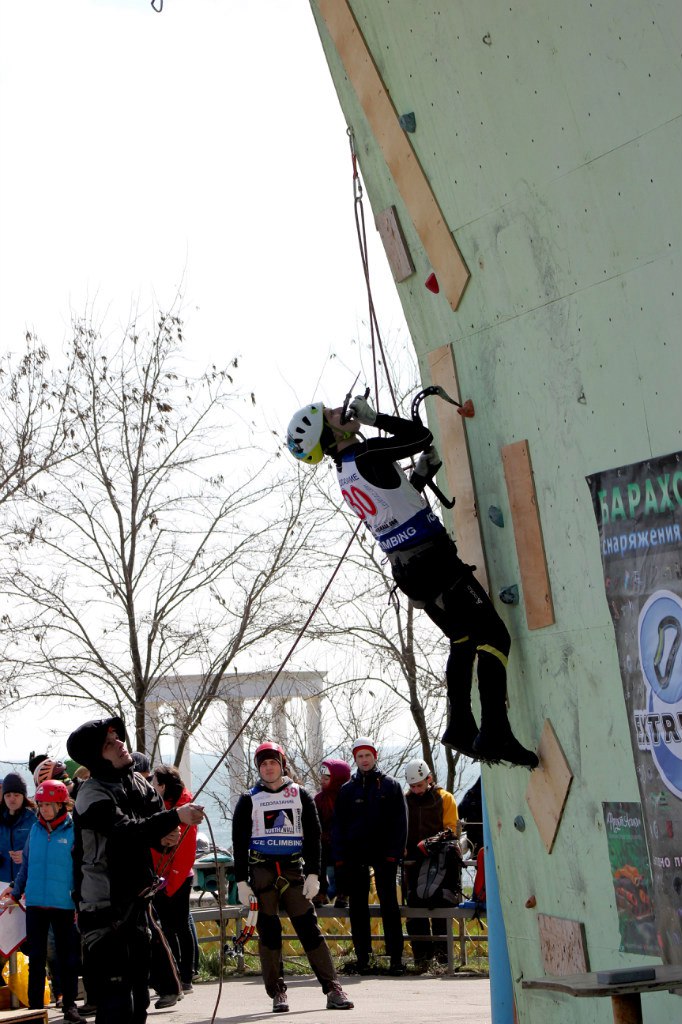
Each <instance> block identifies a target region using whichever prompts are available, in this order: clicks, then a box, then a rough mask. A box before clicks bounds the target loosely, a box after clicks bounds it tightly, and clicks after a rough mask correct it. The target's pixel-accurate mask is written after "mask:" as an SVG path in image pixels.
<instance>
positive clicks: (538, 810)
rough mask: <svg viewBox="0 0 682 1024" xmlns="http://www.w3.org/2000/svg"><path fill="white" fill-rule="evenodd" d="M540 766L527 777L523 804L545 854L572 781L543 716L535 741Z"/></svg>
mask: <svg viewBox="0 0 682 1024" xmlns="http://www.w3.org/2000/svg"><path fill="white" fill-rule="evenodd" d="M538 757H539V758H540V767H539V768H536V769H535V771H534V772H533V774H532V775H531V777H530V782H529V783H528V789H527V790H526V803H527V804H528V806H529V807H530V809H531V813H532V815H533V818H534V819H535V824H536V825H537V829H538V832H539V833H540V838H541V839H542V841H543V843H544V844H545V849H546V850H547V853H551V852H552V849H553V847H554V841H555V839H556V835H557V832H558V831H559V825H560V824H561V819H562V817H563V813H564V807H565V806H566V801H567V800H568V791H569V789H570V788H571V783H572V782H573V772H572V771H571V767H570V765H569V763H568V761H567V760H566V756H565V754H564V752H563V750H562V749H561V744H560V743H559V740H558V739H557V735H556V733H555V732H554V728H553V726H552V723H551V722H550V720H549V719H548V718H547V719H545V724H544V726H543V729H542V735H541V736H540V742H539V744H538Z"/></svg>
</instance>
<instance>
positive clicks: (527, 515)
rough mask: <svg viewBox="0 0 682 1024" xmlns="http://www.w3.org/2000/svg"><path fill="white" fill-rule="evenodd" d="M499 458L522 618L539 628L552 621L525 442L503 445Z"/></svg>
mask: <svg viewBox="0 0 682 1024" xmlns="http://www.w3.org/2000/svg"><path fill="white" fill-rule="evenodd" d="M502 461H503V463H504V476H505V480H506V481H507V491H508V493H509V505H510V508H511V514H512V521H513V523H514V539H515V541H516V554H517V556H518V560H519V570H520V572H521V583H522V586H523V600H524V604H525V608H526V622H527V623H528V628H529V629H540V628H541V627H542V626H551V624H552V623H553V622H554V608H553V605H552V592H551V589H550V585H549V573H548V572H547V562H546V560H545V546H544V543H543V540H542V527H541V525H540V516H539V515H538V502H537V497H536V494H535V482H534V480H533V470H532V467H531V463H530V451H529V450H528V442H527V441H517V442H516V444H508V445H505V447H504V448H503V449H502Z"/></svg>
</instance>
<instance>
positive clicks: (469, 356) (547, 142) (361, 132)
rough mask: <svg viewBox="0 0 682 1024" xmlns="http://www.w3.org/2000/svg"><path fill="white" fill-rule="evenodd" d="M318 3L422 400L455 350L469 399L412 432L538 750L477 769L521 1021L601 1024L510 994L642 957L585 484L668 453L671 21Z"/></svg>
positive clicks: (666, 1006)
mask: <svg viewBox="0 0 682 1024" xmlns="http://www.w3.org/2000/svg"><path fill="white" fill-rule="evenodd" d="M311 7H312V11H313V14H314V17H315V19H316V22H317V24H318V29H319V33H320V39H321V42H322V45H323V47H324V50H325V53H326V56H327V60H328V63H329V68H330V72H331V74H332V77H333V80H334V82H335V85H336V89H337V92H338V95H339V100H340V103H341V106H342V108H343V110H344V113H345V116H346V119H347V122H348V124H350V125H351V126H352V127H353V130H354V132H355V138H356V146H357V151H358V157H359V162H360V166H361V170H362V175H363V179H364V182H365V186H366V190H367V193H368V196H369V198H370V201H371V203H372V207H373V209H374V212H375V214H376V215H378V217H379V223H380V225H382V226H383V227H384V230H385V232H387V233H388V235H389V236H390V240H389V242H388V243H387V247H388V248H390V247H393V248H395V249H396V250H397V255H396V254H395V253H394V257H395V259H396V268H397V269H396V270H395V271H394V276H395V278H396V288H397V290H398V293H399V295H400V298H401V301H402V304H403V307H404V310H405V315H406V318H407V322H408V325H409V328H410V332H411V335H412V342H413V344H414V347H415V350H416V352H417V355H418V357H419V360H420V366H421V369H422V377H423V380H424V383H425V384H429V383H431V382H432V380H433V374H434V373H435V372H440V371H439V370H438V367H443V365H445V364H444V363H443V360H442V351H443V349H444V348H446V347H448V348H449V349H450V351H451V353H452V361H453V363H452V368H449V369H448V372H450V373H453V374H454V375H455V379H456V381H457V384H458V387H459V393H460V395H461V396H463V397H466V398H472V399H473V401H474V404H475V408H476V416H475V418H474V419H472V420H467V421H466V423H465V426H464V428H463V430H464V436H463V437H462V436H458V437H455V436H454V435H451V434H450V432H449V431H450V428H449V427H448V425H447V422H445V421H439V420H438V418H437V416H436V414H435V413H436V410H435V409H434V408H433V407H432V410H431V416H432V419H431V425H432V427H433V429H434V431H435V432H436V433H437V434H439V437H438V440H439V442H440V445H441V446H442V447H443V448H447V447H448V445H449V443H450V441H451V440H452V443H453V444H454V445H455V446H456V450H457V453H458V454H457V459H456V460H454V459H453V460H451V461H452V462H453V463H455V462H456V463H457V466H459V470H458V469H457V466H454V465H453V466H452V467H448V469H449V472H450V474H451V475H453V474H455V473H457V472H459V474H460V479H459V480H457V481H455V480H454V479H453V480H452V484H453V486H455V484H456V485H457V486H459V487H460V488H462V487H464V489H465V493H466V494H467V498H466V502H465V506H466V508H465V511H464V512H462V513H461V514H462V516H463V519H462V520H461V522H460V523H455V521H454V520H453V519H452V518H451V519H450V520H449V523H450V526H451V528H453V529H455V528H456V529H457V533H458V538H459V539H460V543H462V538H467V540H466V544H467V545H472V546H473V547H474V549H475V547H476V544H480V545H481V548H482V552H483V557H484V562H483V564H484V565H485V567H486V570H487V579H488V586H489V589H490V592H491V594H492V595H493V597H494V598H495V601H496V606H497V607H498V609H499V610H500V613H501V614H502V615H503V617H504V618H505V621H506V622H507V624H508V626H509V629H510V631H511V633H512V637H513V647H512V655H511V660H510V682H509V695H510V701H511V709H510V716H511V719H512V721H513V723H514V725H515V728H516V731H517V733H518V735H519V738H520V739H521V741H522V742H523V743H524V744H525V745H527V746H533V747H537V746H538V745H539V744H540V745H541V750H542V752H543V765H544V768H543V772H542V773H536V775H535V776H534V777H533V778H532V779H530V780H529V776H528V774H527V773H524V772H523V771H522V770H520V769H514V770H505V769H499V768H498V769H492V770H488V769H486V770H485V776H484V778H485V788H486V796H487V800H488V808H489V813H490V818H491V831H492V833H493V838H494V843H495V852H496V860H497V866H498V873H499V880H500V890H501V896H502V904H503V909H504V914H505V924H506V929H507V935H508V940H509V952H510V959H511V968H512V976H513V978H514V982H515V997H516V1002H517V1010H518V1015H519V1020H520V1021H522V1022H532V1024H546V1021H547V1020H552V1022H553V1024H563V1022H577V1021H580V1022H581V1024H582V1022H588V1024H591V1022H599V1024H607V1022H608V1021H610V1020H611V1019H612V1016H611V1008H610V1005H609V1000H600V999H580V1000H572V999H570V998H566V997H552V996H548V995H547V994H544V993H539V992H532V991H527V990H525V989H523V988H522V986H521V979H523V978H533V977H541V976H542V975H543V974H545V973H549V972H550V971H557V970H558V969H559V967H558V966H557V965H560V963H561V961H562V959H565V960H566V962H567V963H570V964H585V965H589V966H590V968H591V969H593V970H601V969H608V968H615V967H618V966H627V965H629V964H633V963H655V962H656V958H655V957H652V956H651V955H649V956H647V955H643V954H642V953H637V954H635V953H632V952H627V951H625V950H626V949H628V948H629V947H628V943H627V942H624V941H623V937H622V934H621V930H620V927H619V918H618V912H617V906H616V896H615V893H614V884H613V877H612V875H613V872H612V865H611V863H610V860H609V848H608V845H607V835H606V833H607V831H608V829H607V827H606V825H605V821H606V817H605V810H604V806H603V805H604V804H608V805H621V804H622V805H628V806H633V805H636V803H637V801H638V800H639V799H640V794H639V790H638V785H637V776H636V772H635V767H634V759H633V749H632V745H631V741H630V734H629V729H628V721H627V716H626V708H625V703H624V699H623V684H622V681H621V674H620V671H619V663H618V655H617V650H616V645H615V639H614V629H613V624H612V621H611V617H610V614H609V607H608V604H607V600H606V595H605V585H604V576H603V572H602V565H601V559H600V548H599V537H598V532H597V526H596V520H595V514H594V510H593V507H592V502H591V498H590V491H589V488H588V485H587V483H586V477H588V476H590V475H591V474H593V473H596V472H599V471H602V470H606V469H610V468H613V467H617V466H628V465H631V464H633V463H636V462H639V461H641V460H646V459H648V458H651V457H653V456H659V455H665V454H668V453H671V452H678V451H680V450H682V415H681V414H680V380H681V379H682V356H681V351H682V346H681V345H680V328H679V324H680V322H681V320H682V317H681V316H680V312H681V311H680V286H679V281H680V243H681V241H682V203H681V202H680V194H679V193H680V190H679V184H678V182H679V174H680V170H679V169H680V167H681V166H682V145H681V140H680V125H681V123H682V119H681V118H680V113H681V109H680V108H681V106H682V103H681V97H682V88H681V84H682V83H681V81H680V60H679V55H680V47H681V45H682V19H681V18H680V15H679V4H678V2H677V0H658V2H657V3H655V4H650V3H644V2H635V0H602V2H597V0H594V2H593V3H589V2H582V0H554V2H553V3H551V4H548V3H546V2H545V0H524V2H523V3H519V4H515V3H513V2H512V3H510V2H509V0H506V2H505V3H502V2H493V0H478V2H477V3H475V4H471V3H465V2H463V0H450V2H448V3H441V4H427V3H424V2H417V3H415V2H414V0H351V2H350V3H346V0H311ZM389 122H390V123H389ZM387 211H389V212H388V213H387ZM386 225H387V226H386ZM449 240H450V241H451V243H452V244H450V241H449ZM330 244H333V240H331V239H330ZM392 265H393V264H392ZM427 282H428V286H427ZM463 459H464V460H468V461H467V464H466V470H464V469H463V467H462V460H463ZM462 474H464V478H462ZM467 474H468V479H469V481H470V493H471V499H470V498H469V497H468V495H469V485H468V483H467V479H466V477H467ZM455 489H456V488H455ZM467 510H468V511H467ZM464 554H465V557H467V555H468V552H467V551H466V550H464ZM471 560H472V561H473V560H475V559H474V558H473V557H472V558H471ZM502 592H504V594H505V597H506V598H507V600H512V601H513V600H514V599H515V598H516V596H518V603H511V604H506V603H503V602H502V601H501V600H500V599H499V597H498V595H499V594H500V593H502ZM529 781H530V785H529ZM515 819H517V826H516V827H515V825H514V821H515ZM519 819H523V827H519ZM680 854H681V855H682V850H681V851H680ZM679 874H680V876H682V865H681V870H680V872H679ZM681 884H682V878H681ZM622 946H623V947H624V948H621V947H622ZM557 950H558V951H559V952H557ZM562 950H563V952H562ZM643 1012H644V1020H645V1021H647V1022H651V1024H653V1022H654V1021H656V1022H659V1021H663V1020H671V1021H672V1020H677V1019H679V1018H680V1016H682V1001H681V1000H680V999H679V997H676V996H674V995H668V994H651V995H646V996H645V997H644V998H643Z"/></svg>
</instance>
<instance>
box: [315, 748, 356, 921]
mask: <svg viewBox="0 0 682 1024" xmlns="http://www.w3.org/2000/svg"><path fill="white" fill-rule="evenodd" d="M349 778H350V765H349V764H348V762H347V761H341V760H340V759H339V758H336V757H325V759H324V761H323V762H322V764H321V766H320V792H319V793H316V794H315V796H314V797H313V800H314V801H315V806H316V807H317V816H318V818H319V819H320V828H321V829H322V831H321V834H320V845H321V847H322V861H321V870H320V891H319V893H318V894H317V896H316V897H315V898H314V899H313V903H314V904H315V905H316V906H324V904H325V903H328V902H329V900H330V899H334V897H336V899H335V906H337V907H347V906H348V900H347V898H346V896H344V894H343V893H342V892H341V891H340V890H339V887H338V885H337V879H336V877H335V871H334V858H333V856H332V821H333V820H334V804H335V803H336V797H337V795H338V792H339V790H340V789H341V786H343V784H344V782H348V780H349Z"/></svg>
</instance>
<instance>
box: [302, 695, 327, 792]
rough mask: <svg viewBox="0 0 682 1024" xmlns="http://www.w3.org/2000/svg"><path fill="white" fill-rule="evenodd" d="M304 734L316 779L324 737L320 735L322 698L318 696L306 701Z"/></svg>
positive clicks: (322, 754) (322, 755)
mask: <svg viewBox="0 0 682 1024" xmlns="http://www.w3.org/2000/svg"><path fill="white" fill-rule="evenodd" d="M305 704H306V708H305V715H306V734H307V745H308V760H309V762H310V767H311V769H312V771H313V773H314V775H315V777H316V778H317V773H318V771H319V767H320V761H321V760H322V758H323V757H324V736H323V734H322V698H321V697H320V696H318V695H316V696H314V697H308V698H307V699H306V702H305Z"/></svg>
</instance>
